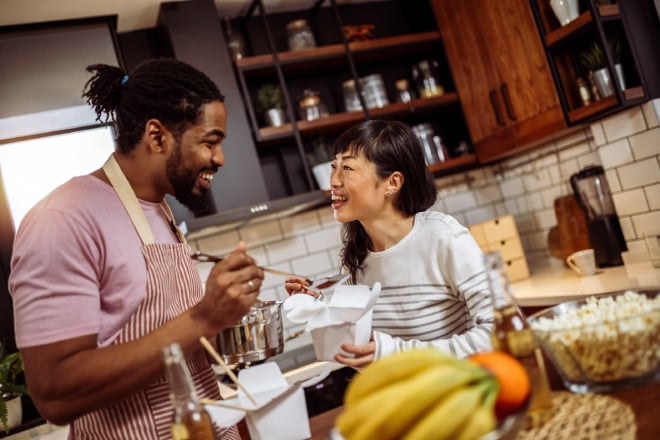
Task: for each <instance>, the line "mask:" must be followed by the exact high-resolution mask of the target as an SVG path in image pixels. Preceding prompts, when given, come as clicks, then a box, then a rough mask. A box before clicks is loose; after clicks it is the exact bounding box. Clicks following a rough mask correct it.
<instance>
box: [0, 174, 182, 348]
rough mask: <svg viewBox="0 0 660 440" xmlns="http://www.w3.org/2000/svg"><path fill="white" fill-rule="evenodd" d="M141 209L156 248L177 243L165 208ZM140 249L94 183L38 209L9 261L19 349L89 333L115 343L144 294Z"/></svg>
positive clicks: (67, 188) (107, 189) (114, 203)
mask: <svg viewBox="0 0 660 440" xmlns="http://www.w3.org/2000/svg"><path fill="white" fill-rule="evenodd" d="M140 206H141V207H142V209H143V211H144V213H145V215H146V217H147V221H148V223H149V225H150V226H151V229H152V231H153V234H154V237H155V241H156V243H176V242H177V240H176V237H175V235H174V234H173V232H172V229H171V226H170V223H169V221H168V220H167V217H166V216H165V215H164V213H163V211H162V209H161V207H160V204H159V203H152V202H146V201H143V200H140ZM141 247H142V244H141V241H140V239H139V237H138V235H137V232H136V231H135V227H134V226H133V224H132V223H131V221H130V219H129V217H128V214H127V213H126V210H125V208H124V206H123V205H122V204H121V202H120V201H119V198H118V196H117V194H116V192H115V190H114V189H113V188H112V187H111V186H110V185H108V184H107V183H105V182H103V181H101V180H99V179H97V178H96V177H93V176H81V177H76V178H73V179H71V180H70V181H68V182H67V183H65V184H64V185H62V186H60V187H58V188H57V189H55V190H54V191H53V192H52V193H51V194H49V195H48V196H47V197H46V198H44V199H43V200H42V201H40V202H39V203H38V204H37V205H35V207H34V208H33V209H32V210H31V211H30V212H29V213H28V214H27V215H26V216H25V218H24V219H23V221H22V222H21V225H20V227H19V230H18V233H17V234H16V238H15V240H14V247H13V253H12V260H11V274H10V277H9V292H10V293H11V295H12V297H13V301H14V320H15V329H16V343H17V345H18V347H29V346H34V345H42V344H48V343H52V342H56V341H62V340H65V339H71V338H75V337H79V336H84V335H90V334H97V335H98V345H99V346H106V345H109V344H111V343H112V341H113V340H114V339H115V337H116V336H117V335H118V333H119V331H120V330H121V329H122V328H123V327H124V325H125V323H126V322H127V321H128V319H129V317H130V316H131V314H133V312H134V311H135V310H136V308H137V306H138V304H139V303H140V301H141V300H142V299H143V298H144V295H145V292H146V285H147V273H146V265H145V261H144V257H143V255H142V251H141Z"/></svg>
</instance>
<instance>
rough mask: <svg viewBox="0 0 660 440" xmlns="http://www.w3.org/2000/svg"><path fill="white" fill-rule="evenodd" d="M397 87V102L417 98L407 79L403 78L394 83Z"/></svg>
mask: <svg viewBox="0 0 660 440" xmlns="http://www.w3.org/2000/svg"><path fill="white" fill-rule="evenodd" d="M394 86H395V87H396V101H397V102H410V101H412V100H413V99H415V95H414V94H413V91H412V89H411V88H410V83H409V82H408V80H407V79H405V78H403V79H400V80H398V81H397V82H395V83H394Z"/></svg>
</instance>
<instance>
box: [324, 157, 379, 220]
mask: <svg viewBox="0 0 660 440" xmlns="http://www.w3.org/2000/svg"><path fill="white" fill-rule="evenodd" d="M385 182H386V180H381V179H380V178H379V177H378V175H377V174H376V165H375V164H374V163H372V162H369V161H368V160H367V159H366V158H365V157H364V155H363V154H362V153H356V152H355V149H352V150H348V151H346V152H343V153H340V154H337V155H336V156H335V159H334V160H333V161H332V175H331V178H330V185H331V187H332V209H333V213H334V217H335V220H337V221H339V222H341V223H347V222H351V221H355V220H357V221H360V222H361V223H364V222H366V221H369V220H371V219H373V218H375V217H377V216H378V214H379V213H380V212H382V209H383V205H384V204H385V190H386V185H385Z"/></svg>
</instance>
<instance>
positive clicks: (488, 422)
mask: <svg viewBox="0 0 660 440" xmlns="http://www.w3.org/2000/svg"><path fill="white" fill-rule="evenodd" d="M497 393H498V384H497V381H496V379H495V378H494V377H493V376H491V375H490V374H489V373H488V372H487V371H486V370H485V369H483V368H481V367H480V366H478V365H476V364H474V363H472V362H469V361H467V360H463V359H458V358H455V357H453V356H450V355H447V354H444V353H442V352H440V351H438V350H433V349H423V350H421V349H420V350H411V351H406V352H401V353H396V354H394V355H392V356H389V357H387V358H383V359H380V360H378V361H377V362H374V363H372V364H371V365H369V366H368V367H367V368H365V369H364V370H362V372H361V373H359V374H358V375H356V376H355V377H354V378H353V381H352V382H351V383H350V385H349V386H348V389H347V390H346V394H345V396H344V410H343V411H342V413H341V414H340V415H339V417H338V418H337V423H336V428H337V430H338V431H339V433H340V434H341V435H342V436H343V437H344V438H345V439H347V440H361V439H365V440H366V439H369V440H373V439H378V440H385V439H420V440H428V439H437V440H440V439H450V438H451V439H461V440H468V439H477V438H479V437H480V436H482V435H484V434H486V433H488V432H490V431H492V430H493V429H494V428H495V426H496V425H497V420H496V418H495V412H494V409H493V407H494V404H495V399H496V397H497Z"/></svg>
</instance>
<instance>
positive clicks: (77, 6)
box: [0, 0, 374, 32]
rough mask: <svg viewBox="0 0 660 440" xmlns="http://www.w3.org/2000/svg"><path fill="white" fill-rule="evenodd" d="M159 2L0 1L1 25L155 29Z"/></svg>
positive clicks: (283, 7) (233, 9)
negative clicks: (72, 23) (84, 23)
mask: <svg viewBox="0 0 660 440" xmlns="http://www.w3.org/2000/svg"><path fill="white" fill-rule="evenodd" d="M184 1H190V0H184ZM214 1H215V4H216V7H217V9H218V15H219V16H226V15H228V16H230V17H236V16H239V15H241V14H242V13H243V12H245V11H246V10H247V8H248V6H249V5H250V3H251V2H252V0H214ZM263 1H264V6H265V8H266V11H268V12H283V11H291V10H296V9H304V8H308V7H310V6H311V5H313V4H314V3H315V2H316V1H315V0H263ZM364 1H374V0H344V1H338V3H341V4H345V3H362V2H364ZM162 2H163V0H0V26H5V25H11V24H24V23H37V22H41V21H53V20H64V19H69V18H84V17H93V16H98V15H115V14H117V16H118V20H117V31H118V32H127V31H133V30H137V29H146V28H152V27H154V26H155V25H156V19H157V16H158V5H159V4H160V3H162ZM325 3H326V4H329V3H330V2H329V1H326V2H325Z"/></svg>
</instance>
